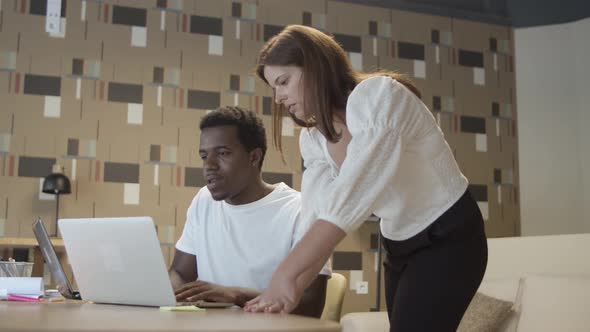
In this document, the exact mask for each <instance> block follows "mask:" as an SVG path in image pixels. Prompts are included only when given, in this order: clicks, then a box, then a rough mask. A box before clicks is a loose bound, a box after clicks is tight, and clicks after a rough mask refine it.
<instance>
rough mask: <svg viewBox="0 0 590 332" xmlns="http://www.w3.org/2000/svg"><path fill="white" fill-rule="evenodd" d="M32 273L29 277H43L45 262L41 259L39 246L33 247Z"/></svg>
mask: <svg viewBox="0 0 590 332" xmlns="http://www.w3.org/2000/svg"><path fill="white" fill-rule="evenodd" d="M33 250H34V252H33V257H34V258H33V263H34V264H33V273H32V274H31V277H41V278H43V266H44V264H45V260H44V259H43V254H42V253H41V248H39V246H35V247H34V248H33Z"/></svg>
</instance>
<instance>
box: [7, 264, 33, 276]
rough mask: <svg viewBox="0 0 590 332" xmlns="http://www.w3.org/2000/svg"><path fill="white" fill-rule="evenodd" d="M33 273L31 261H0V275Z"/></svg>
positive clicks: (29, 274) (28, 274)
mask: <svg viewBox="0 0 590 332" xmlns="http://www.w3.org/2000/svg"><path fill="white" fill-rule="evenodd" d="M32 273H33V263H28V262H2V261H0V277H25V278H28V277H30V276H31V274H32Z"/></svg>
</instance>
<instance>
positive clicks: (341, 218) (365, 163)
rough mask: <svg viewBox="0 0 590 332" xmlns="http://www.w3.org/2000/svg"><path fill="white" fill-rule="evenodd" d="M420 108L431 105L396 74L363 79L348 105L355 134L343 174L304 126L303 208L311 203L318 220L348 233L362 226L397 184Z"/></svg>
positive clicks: (347, 119) (352, 134) (351, 132)
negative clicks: (381, 197) (334, 169)
mask: <svg viewBox="0 0 590 332" xmlns="http://www.w3.org/2000/svg"><path fill="white" fill-rule="evenodd" d="M420 108H426V106H425V105H424V104H423V103H422V102H421V101H420V100H419V99H418V98H417V97H416V96H415V95H414V94H413V93H412V92H410V91H409V90H408V89H407V88H405V87H404V86H403V85H402V84H401V83H399V82H397V81H395V80H393V79H392V78H389V77H386V76H378V77H373V78H369V79H367V80H364V81H362V82H361V83H359V84H358V85H357V87H356V88H355V89H354V90H353V91H352V93H351V94H350V96H349V98H348V103H347V106H346V122H347V127H348V130H349V131H350V134H351V136H352V140H351V141H350V143H349V145H348V148H347V152H346V159H345V160H344V162H343V163H342V165H341V168H340V171H339V173H338V174H337V175H336V174H332V172H333V171H331V167H330V164H329V162H328V160H327V159H326V158H329V156H326V153H324V152H323V151H322V146H321V144H319V143H318V142H316V141H314V140H313V136H312V135H306V136H305V135H304V134H303V133H304V132H306V130H304V131H302V137H301V138H300V145H301V146H300V149H301V151H302V157H303V158H304V160H305V167H306V170H305V171H304V175H303V180H302V198H303V203H305V202H306V201H307V203H308V204H307V206H306V204H304V205H303V208H311V212H312V213H313V214H314V216H313V217H314V219H315V220H318V219H322V220H325V221H328V222H330V223H333V224H335V225H336V226H338V227H340V228H341V229H342V230H344V231H345V232H346V233H349V232H351V231H354V230H356V229H357V228H358V227H359V226H360V224H361V223H362V222H363V221H364V220H366V219H367V218H368V217H369V216H370V215H371V213H372V212H373V211H374V210H375V205H376V201H377V200H378V199H379V198H380V196H381V195H382V194H383V193H384V191H385V190H386V189H388V188H389V187H390V186H392V183H393V179H394V178H395V176H396V172H397V170H398V168H399V163H400V159H401V158H402V154H403V151H404V144H405V143H406V142H407V141H409V140H411V138H412V137H413V136H414V135H416V133H417V131H418V130H419V129H420V128H419V126H420V124H421V123H422V121H421V117H422V116H423V112H420ZM307 132H310V131H309V130H307ZM302 211H304V210H303V209H302Z"/></svg>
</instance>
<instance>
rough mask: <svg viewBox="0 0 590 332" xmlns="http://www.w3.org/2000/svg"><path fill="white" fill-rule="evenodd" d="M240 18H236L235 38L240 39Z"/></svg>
mask: <svg viewBox="0 0 590 332" xmlns="http://www.w3.org/2000/svg"><path fill="white" fill-rule="evenodd" d="M240 28H241V27H240V20H236V39H240Z"/></svg>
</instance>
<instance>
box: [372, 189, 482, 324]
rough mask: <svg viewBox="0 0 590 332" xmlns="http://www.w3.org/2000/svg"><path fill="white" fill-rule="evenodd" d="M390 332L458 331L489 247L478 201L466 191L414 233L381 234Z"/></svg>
mask: <svg viewBox="0 0 590 332" xmlns="http://www.w3.org/2000/svg"><path fill="white" fill-rule="evenodd" d="M383 247H384V249H385V251H386V258H385V262H384V273H385V299H386V302H387V313H388V315H389V322H390V331H391V332H406V331H412V332H413V331H436V332H439V331H440V332H447V331H449V332H450V331H456V330H457V327H458V326H459V322H460V321H461V318H462V317H463V314H464V313H465V310H467V306H468V305H469V303H470V302H471V299H472V298H473V296H474V295H475V292H476V291H477V289H478V288H479V284H480V283H481V280H482V278H483V275H484V273H485V270H486V265H487V259H488V247H487V241H486V236H485V231H484V225H483V218H482V216H481V212H480V211H479V207H478V206H477V203H476V202H475V200H474V199H473V197H472V196H471V194H470V193H469V192H466V193H465V194H464V195H463V196H462V197H461V198H460V199H459V200H458V201H457V202H456V203H455V204H454V205H453V206H452V207H451V208H450V209H449V210H448V211H446V212H445V213H444V214H443V215H442V216H440V217H439V218H438V219H437V220H436V221H435V222H434V223H432V224H431V225H430V226H428V227H427V228H426V229H425V230H423V231H422V232H420V233H418V234H416V235H415V236H413V237H411V238H409V239H407V240H403V241H392V240H389V239H387V238H384V241H383Z"/></svg>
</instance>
